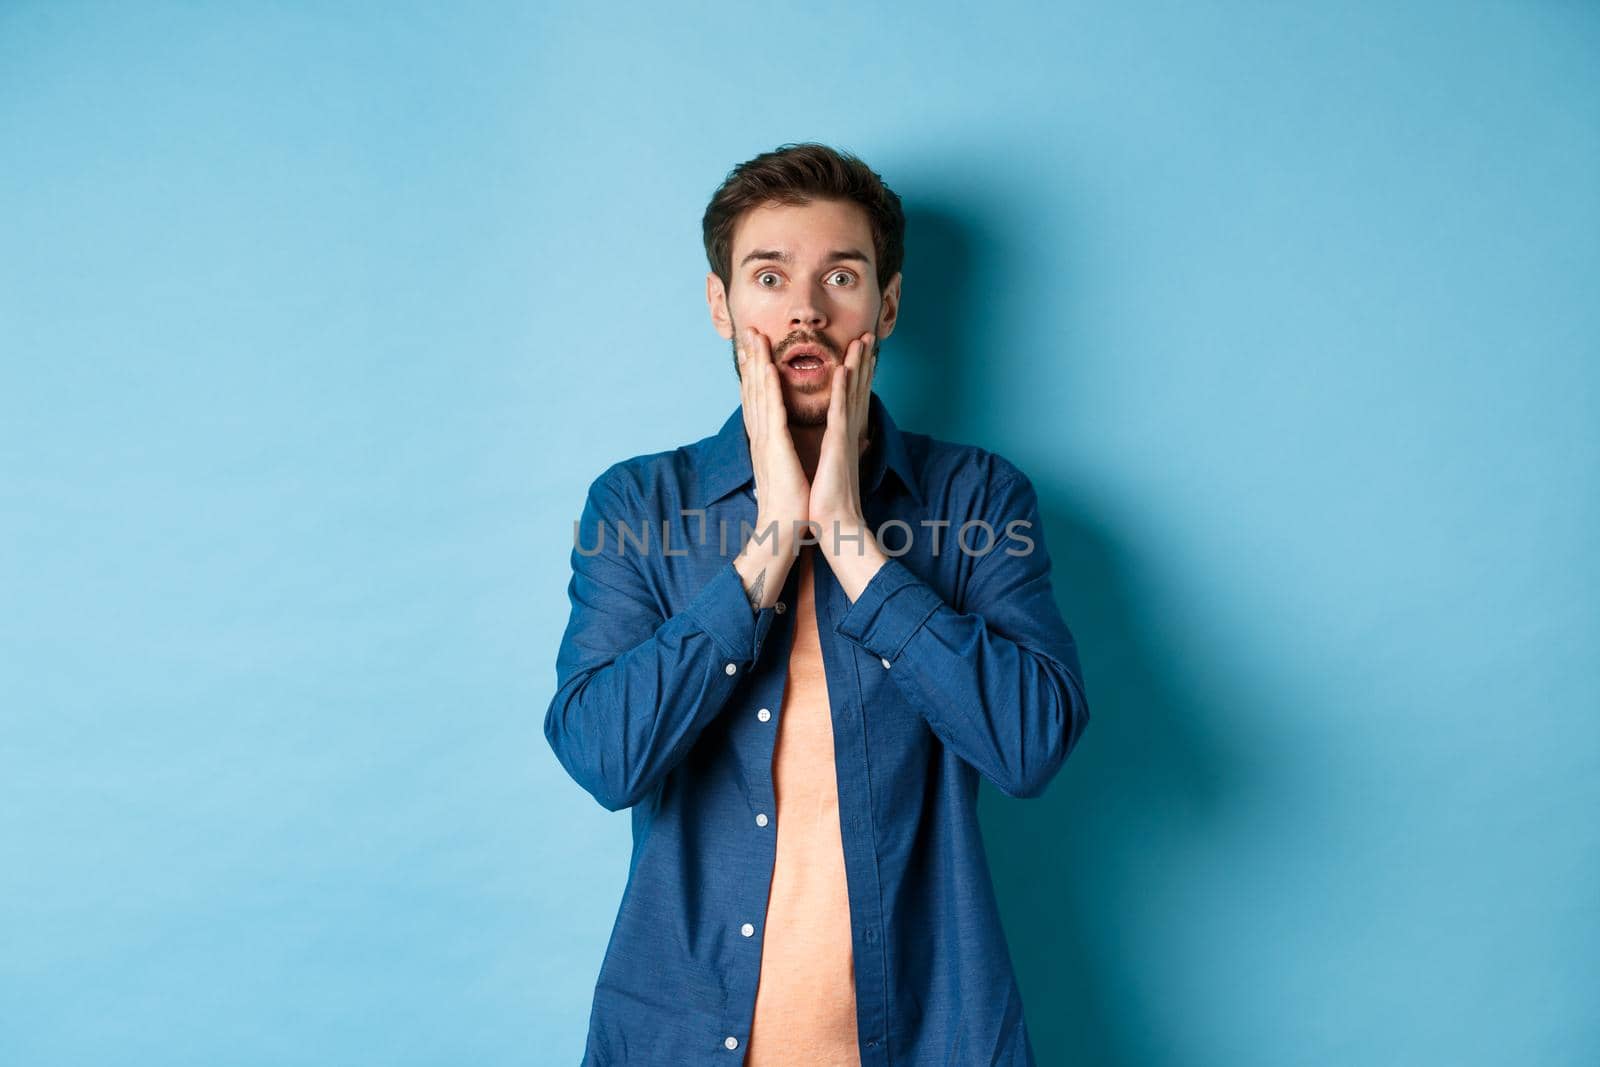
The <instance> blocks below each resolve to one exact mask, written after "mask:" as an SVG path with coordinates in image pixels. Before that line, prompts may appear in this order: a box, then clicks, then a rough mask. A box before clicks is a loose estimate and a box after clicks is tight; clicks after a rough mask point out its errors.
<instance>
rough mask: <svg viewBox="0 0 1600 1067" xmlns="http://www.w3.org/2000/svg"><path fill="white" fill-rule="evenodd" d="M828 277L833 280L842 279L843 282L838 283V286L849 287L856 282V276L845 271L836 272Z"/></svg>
mask: <svg viewBox="0 0 1600 1067" xmlns="http://www.w3.org/2000/svg"><path fill="white" fill-rule="evenodd" d="M829 277H830V278H834V279H838V278H843V279H844V281H842V282H839V284H840V285H849V284H850V283H851V282H853V281H855V280H856V276H855V275H854V274H851V273H850V272H849V271H847V270H836V271H834V272H833V273H832V274H831V275H829Z"/></svg>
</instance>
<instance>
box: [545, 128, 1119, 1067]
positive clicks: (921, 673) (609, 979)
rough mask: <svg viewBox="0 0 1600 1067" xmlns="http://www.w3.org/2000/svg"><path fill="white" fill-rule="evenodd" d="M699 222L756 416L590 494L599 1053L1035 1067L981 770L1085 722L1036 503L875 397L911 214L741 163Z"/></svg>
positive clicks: (816, 167)
mask: <svg viewBox="0 0 1600 1067" xmlns="http://www.w3.org/2000/svg"><path fill="white" fill-rule="evenodd" d="M703 231H704V238H705V245H706V255H707V259H708V260H709V261H710V265H711V272H710V273H709V274H708V275H707V277H706V298H707V302H708V303H709V305H710V310H711V320H712V322H713V323H714V324H715V326H716V329H717V332H718V333H719V334H721V335H722V336H723V337H724V338H727V339H728V340H730V341H731V342H732V345H733V349H734V360H735V366H736V369H737V372H738V376H739V383H740V385H739V389H740V406H739V408H738V409H736V410H735V411H733V413H732V414H731V415H729V417H728V419H727V421H726V422H725V423H724V424H723V426H722V429H721V430H720V431H719V432H717V433H716V434H715V435H713V436H710V437H706V438H703V439H701V440H698V441H696V442H694V443H693V444H689V445H685V446H683V447H681V448H677V449H674V450H672V451H668V452H658V453H654V454H651V455H645V456H637V457H634V458H631V459H628V460H624V461H622V462H619V463H616V464H614V465H612V466H611V467H609V468H608V469H607V470H606V471H605V472H603V473H602V474H601V475H600V476H599V477H598V478H596V479H595V480H594V482H593V483H592V484H591V485H590V487H589V492H588V498H587V501H586V503H585V505H584V509H583V516H582V518H581V519H580V520H579V523H578V527H577V530H576V533H577V543H576V544H575V546H574V549H573V554H572V566H573V576H572V581H571V584H570V585H569V587H568V593H569V596H570V598H571V602H572V614H571V618H570V621H569V623H568V626H567V630H566V634H565V636H564V637H563V639H562V643H561V648H560V651H559V653H558V656H557V664H556V671H557V679H558V689H557V692H556V694H555V698H554V699H553V700H552V701H551V704H550V708H549V711H548V713H547V714H546V716H545V736H546V737H547V738H548V739H549V742H550V744H551V746H552V748H553V749H554V750H555V753H556V756H557V758H558V759H559V760H560V761H561V764H562V766H563V767H565V768H566V770H567V771H568V773H569V774H571V775H572V777H573V778H574V779H576V780H577V782H578V783H579V784H580V785H582V786H583V787H584V788H585V789H587V790H588V791H589V792H590V793H591V794H593V795H594V797H595V798H596V799H597V800H599V802H600V803H601V804H602V805H604V806H605V807H606V808H608V809H610V810H613V811H615V810H619V809H621V808H625V807H628V808H632V809H633V810H632V819H633V853H632V859H631V861H630V864H629V871H628V883H627V888H626V890H625V891H624V893H623V898H622V905H621V908H620V909H619V911H618V914H617V919H616V924H615V926H614V927H613V930H612V934H611V940H610V943H609V945H608V946H607V949H606V954H605V959H604V961H603V963H602V965H601V968H600V974H599V979H598V981H597V982H596V986H595V994H594V1002H593V1009H592V1011H591V1014H590V1019H589V1035H588V1044H587V1047H586V1050H585V1054H584V1063H585V1064H588V1065H622V1064H633V1065H638V1064H663V1065H666V1064H671V1065H683V1064H738V1063H746V1064H750V1065H752V1067H792V1065H805V1067H830V1065H840V1064H850V1065H855V1064H873V1065H887V1064H906V1065H920V1064H938V1065H945V1064H984V1065H989V1064H1032V1063H1033V1062H1034V1061H1033V1050H1032V1047H1031V1045H1030V1043H1029V1039H1028V1034H1027V1028H1026V1026H1025V1025H1024V1021H1023V1014H1022V1000H1021V996H1020V994H1019V992H1018V989H1017V985H1016V981H1015V979H1014V976H1013V973H1012V968H1011V961H1010V956H1009V954H1008V951H1007V946H1006V942H1005V937H1004V934H1003V932H1002V930H1001V926H1000V920H999V914H998V911H997V909H996V906H995V900H994V893H993V889H992V886H991V883H990V879H989V871H988V868H987V865H986V860H985V857H984V852H983V844H982V841H981V836H980V832H979V824H978V818H977V796H978V777H979V776H980V775H981V776H983V777H985V778H987V779H988V780H989V781H990V782H991V783H993V784H994V785H995V786H996V787H997V788H999V789H1000V790H1001V791H1002V792H1004V793H1006V794H1008V795H1010V796H1018V797H1031V796H1037V795H1038V794H1040V793H1041V792H1043V790H1044V788H1045V786H1046V784H1047V783H1048V782H1049V781H1050V779H1051V777H1052V776H1053V775H1054V774H1055V773H1056V771H1057V769H1058V768H1059V767H1060V766H1061V763H1062V761H1063V760H1064V759H1065V758H1066V756H1067V754H1068V753H1069V752H1070V751H1071V749H1072V747H1073V745H1074V744H1075V743H1076V741H1077V739H1078V737H1079V736H1080V735H1081V734H1082V732H1083V729H1084V726H1085V725H1086V724H1087V722H1088V719H1089V708H1088V704H1087V702H1086V700H1085V696H1084V689H1083V681H1082V676H1081V671H1080V668H1079V663H1078V656H1077V651H1076V647H1075V644H1074V642H1073V638H1072V635H1071V633H1070V632H1069V630H1068V628H1067V626H1066V624H1065V623H1064V622H1063V621H1062V618H1061V615H1060V613H1059V611H1058V609H1057V608H1056V605H1055V601H1054V596H1053V594H1052V591H1051V582H1050V560H1049V556H1048V553H1047V552H1046V550H1045V547H1044V543H1043V537H1042V531H1041V530H1040V529H1039V512H1038V501H1037V498H1036V496H1035V493H1034V490H1033V487H1032V485H1031V483H1030V482H1029V480H1028V479H1027V478H1026V477H1025V476H1024V475H1023V474H1022V472H1021V471H1020V470H1018V469H1017V468H1016V467H1015V466H1013V465H1012V464H1011V463H1010V462H1008V461H1007V460H1005V459H1003V458H1002V457H1001V456H999V455H997V454H995V453H993V452H990V451H987V450H984V449H982V448H978V447H975V446H970V445H960V444H954V443H951V442H946V441H940V440H936V439H934V438H932V437H929V436H926V435H923V434H917V433H909V432H905V431H902V430H900V429H898V428H897V427H896V426H895V424H894V422H893V421H892V420H891V419H890V418H889V413H888V410H887V409H886V408H885V406H884V404H883V402H882V400H881V399H880V398H879V397H878V396H877V395H876V394H874V393H873V392H872V391H871V383H872V376H873V369H874V367H875V366H876V363H877V357H878V350H879V345H880V343H881V341H882V340H883V339H885V338H887V337H889V335H890V334H891V333H892V332H893V330H894V325H895V319H896V316H897V313H898V310H899V303H900V285H901V278H900V266H901V260H902V258H903V248H904V231H905V221H904V216H903V214H902V211H901V208H900V201H899V198H898V197H897V196H896V195H895V194H894V193H893V192H891V191H890V190H889V189H888V188H887V187H886V186H885V185H884V184H883V182H882V181H881V179H880V178H879V177H878V175H876V174H875V173H873V172H872V171H871V170H870V169H869V168H868V167H867V166H866V165H865V164H863V163H862V162H861V161H860V160H859V159H857V158H855V157H854V156H850V155H848V154H844V153H840V152H836V151H834V150H833V149H831V148H828V147H826V146H823V145H816V144H801V145H785V146H782V147H780V148H779V149H777V150H776V151H773V152H769V153H765V154H763V155H760V156H757V157H756V158H755V159H752V160H750V161H749V162H747V163H744V164H742V165H740V166H739V167H736V168H735V169H734V170H733V171H732V172H731V173H730V174H729V175H728V177H727V180H726V181H725V182H724V183H723V185H722V186H721V187H720V188H719V189H718V190H717V192H716V194H715V195H714V196H713V198H712V200H711V203H710V205H709V206H708V208H707V209H706V213H705V217H704V220H703ZM730 556H731V557H732V558H730Z"/></svg>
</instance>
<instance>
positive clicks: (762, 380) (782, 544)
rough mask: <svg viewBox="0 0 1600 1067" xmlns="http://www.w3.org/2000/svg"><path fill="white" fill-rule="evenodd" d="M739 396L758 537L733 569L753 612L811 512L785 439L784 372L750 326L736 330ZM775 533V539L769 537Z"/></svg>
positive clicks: (802, 476)
mask: <svg viewBox="0 0 1600 1067" xmlns="http://www.w3.org/2000/svg"><path fill="white" fill-rule="evenodd" d="M738 352H739V394H740V398H741V400H740V402H741V403H742V404H743V406H744V428H745V432H746V433H747V434H748V435H749V437H750V466H751V468H752V469H753V470H754V472H755V479H756V537H761V536H762V535H767V536H766V539H765V540H763V541H761V542H760V544H757V543H756V537H752V538H751V539H750V541H749V542H748V543H747V544H746V545H745V549H744V551H743V552H742V553H740V556H739V559H738V560H735V565H736V566H738V567H739V571H740V573H741V574H742V575H744V577H745V591H746V592H747V593H748V594H749V595H750V598H751V601H750V602H751V606H752V607H757V608H761V607H770V606H771V605H772V604H773V603H775V602H776V601H777V599H778V591H779V590H780V589H781V588H782V587H783V583H784V580H785V578H786V577H787V576H788V572H789V565H790V564H791V563H792V562H793V560H794V547H795V543H796V542H797V541H798V539H799V538H798V531H799V530H801V529H803V528H804V524H805V522H806V519H807V517H808V516H809V514H810V509H811V483H810V481H809V480H808V479H807V478H806V472H805V468H803V467H802V466H801V465H800V456H799V455H798V454H797V453H796V452H795V448H794V439H793V438H792V437H790V436H789V409H788V408H787V407H786V406H785V404H784V402H783V380H782V372H781V371H780V370H779V369H778V365H777V363H776V362H774V361H773V358H772V344H771V342H770V341H768V340H767V337H766V335H765V334H763V333H762V332H761V331H760V330H758V329H757V328H755V327H754V326H747V327H745V328H744V329H743V330H742V331H740V334H739V338H738ZM769 527H775V528H776V534H777V536H776V538H773V537H772V536H771V535H770V534H768V529H769Z"/></svg>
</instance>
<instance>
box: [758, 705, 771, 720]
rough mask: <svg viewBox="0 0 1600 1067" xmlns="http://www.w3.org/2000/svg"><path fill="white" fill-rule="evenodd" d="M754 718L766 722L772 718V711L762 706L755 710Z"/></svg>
mask: <svg viewBox="0 0 1600 1067" xmlns="http://www.w3.org/2000/svg"><path fill="white" fill-rule="evenodd" d="M756 718H758V719H760V720H761V721H762V722H766V721H767V720H768V719H770V718H772V712H770V711H768V710H767V709H766V708H762V709H761V710H760V711H758V712H756Z"/></svg>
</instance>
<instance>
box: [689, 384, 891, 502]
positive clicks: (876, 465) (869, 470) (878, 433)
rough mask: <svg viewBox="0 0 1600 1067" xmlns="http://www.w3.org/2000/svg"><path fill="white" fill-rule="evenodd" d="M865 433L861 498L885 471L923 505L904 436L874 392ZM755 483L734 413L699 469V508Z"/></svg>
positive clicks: (739, 417) (739, 411)
mask: <svg viewBox="0 0 1600 1067" xmlns="http://www.w3.org/2000/svg"><path fill="white" fill-rule="evenodd" d="M867 425H868V427H869V429H868V431H867V435H868V437H870V438H871V441H872V443H871V444H870V445H869V446H868V448H867V452H866V455H865V456H864V457H863V461H864V466H863V468H862V472H861V473H862V495H863V496H870V495H872V494H875V493H877V492H878V489H879V486H880V485H881V484H882V482H883V476H884V473H885V471H893V472H894V473H895V476H896V477H898V478H899V479H900V484H901V485H903V486H905V487H906V491H907V492H909V493H910V494H911V496H912V498H913V499H914V500H916V501H917V502H918V503H921V502H922V494H921V493H920V491H919V490H918V489H917V479H916V473H915V472H914V471H913V470H912V468H911V456H910V453H909V452H907V450H906V443H905V439H904V436H903V435H902V434H901V432H900V429H899V428H898V427H897V426H895V424H894V420H893V419H891V418H890V417H889V409H888V408H887V407H885V406H884V403H883V400H882V399H881V398H880V397H879V396H878V394H877V393H876V392H873V393H871V394H870V395H869V396H868V399H867ZM754 479H755V472H754V470H753V469H752V468H751V466H750V438H749V435H748V434H747V433H746V432H745V428H744V408H743V406H742V405H741V406H740V407H736V408H734V409H733V414H731V415H729V416H728V418H727V420H726V421H725V422H724V423H723V424H722V429H720V430H718V431H717V433H716V436H714V437H711V438H709V439H708V441H707V445H706V449H705V452H704V453H703V460H702V464H701V469H700V506H701V507H710V506H711V505H712V504H714V503H716V502H717V501H718V500H721V499H722V498H723V497H725V496H727V495H728V494H729V493H731V492H733V491H734V490H735V489H742V488H743V487H744V486H746V485H749V484H751V483H752V482H753V481H754Z"/></svg>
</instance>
